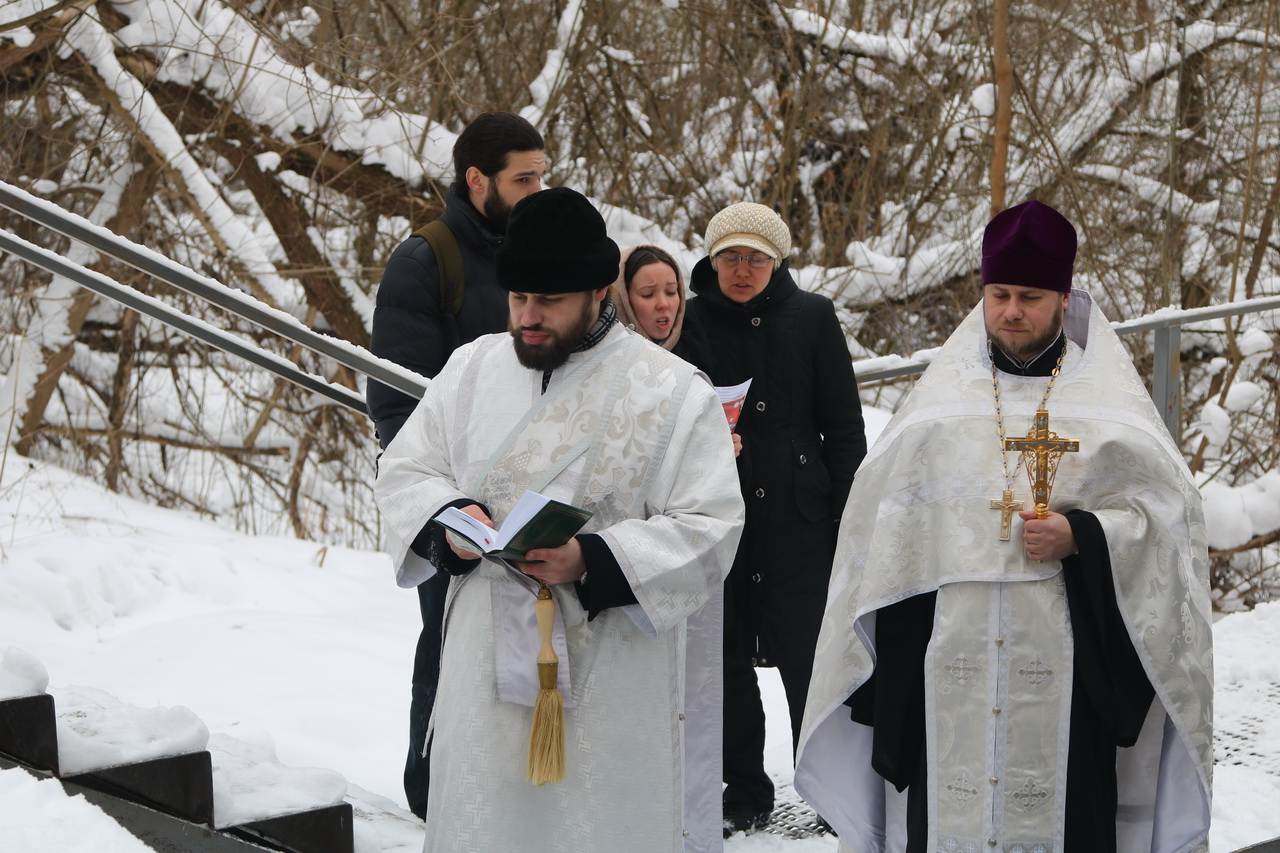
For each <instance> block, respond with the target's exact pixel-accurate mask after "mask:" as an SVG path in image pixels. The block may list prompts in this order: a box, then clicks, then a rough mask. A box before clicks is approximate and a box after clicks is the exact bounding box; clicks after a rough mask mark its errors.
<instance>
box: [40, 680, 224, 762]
mask: <svg viewBox="0 0 1280 853" xmlns="http://www.w3.org/2000/svg"><path fill="white" fill-rule="evenodd" d="M54 704H55V706H56V707H57V712H58V769H59V770H60V771H61V774H62V775H63V776H71V775H74V774H76V773H87V772H89V771H91V770H101V769H103V768H106V767H118V766H120V765H121V764H136V763H138V762H140V761H149V760H151V759H154V758H168V757H170V756H174V755H187V754H188V753H192V752H199V751H200V750H202V749H204V748H205V745H206V744H207V743H208V742H209V730H208V729H206V728H205V726H204V723H202V722H200V719H199V718H198V717H196V715H195V714H193V713H191V711H189V710H188V709H186V708H182V707H176V708H139V707H137V706H134V705H129V704H127V703H124V702H121V701H120V700H119V699H116V698H115V697H114V696H112V695H111V694H110V693H107V692H105V691H103V690H97V689H94V688H90V687H66V688H60V689H57V690H55V691H54Z"/></svg>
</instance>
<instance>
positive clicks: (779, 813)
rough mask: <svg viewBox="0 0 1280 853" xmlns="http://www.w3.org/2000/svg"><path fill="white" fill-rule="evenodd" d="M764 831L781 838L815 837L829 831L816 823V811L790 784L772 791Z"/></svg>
mask: <svg viewBox="0 0 1280 853" xmlns="http://www.w3.org/2000/svg"><path fill="white" fill-rule="evenodd" d="M764 831H765V832H768V833H769V834H771V835H780V836H782V837H783V838H817V837H818V836H822V835H827V834H828V833H829V830H827V829H826V828H825V827H823V826H821V825H819V824H818V814H817V812H815V811H814V810H813V809H812V808H810V807H809V804H808V803H806V802H805V801H804V800H802V799H800V795H799V794H797V793H796V789H795V788H793V787H791V786H790V785H782V786H779V788H778V790H777V791H776V792H775V793H774V806H773V814H772V815H771V816H770V817H769V825H768V826H766V827H765V828H764Z"/></svg>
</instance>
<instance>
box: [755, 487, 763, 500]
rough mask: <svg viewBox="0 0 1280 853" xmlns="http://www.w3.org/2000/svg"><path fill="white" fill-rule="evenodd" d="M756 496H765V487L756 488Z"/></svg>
mask: <svg viewBox="0 0 1280 853" xmlns="http://www.w3.org/2000/svg"><path fill="white" fill-rule="evenodd" d="M756 497H758V498H762V497H764V487H761V488H759V489H756Z"/></svg>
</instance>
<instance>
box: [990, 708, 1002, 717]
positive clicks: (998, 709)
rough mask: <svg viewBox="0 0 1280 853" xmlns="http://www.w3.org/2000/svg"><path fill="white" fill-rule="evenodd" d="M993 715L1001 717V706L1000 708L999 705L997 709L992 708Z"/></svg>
mask: <svg viewBox="0 0 1280 853" xmlns="http://www.w3.org/2000/svg"><path fill="white" fill-rule="evenodd" d="M991 713H992V714H994V715H996V716H999V715H1000V706H999V705H997V706H996V707H994V708H992V709H991Z"/></svg>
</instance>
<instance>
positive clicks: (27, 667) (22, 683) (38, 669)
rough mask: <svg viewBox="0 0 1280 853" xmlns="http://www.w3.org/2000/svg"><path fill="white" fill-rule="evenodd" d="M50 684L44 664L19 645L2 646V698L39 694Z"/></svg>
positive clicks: (0, 691) (0, 671)
mask: <svg viewBox="0 0 1280 853" xmlns="http://www.w3.org/2000/svg"><path fill="white" fill-rule="evenodd" d="M48 686H49V673H48V672H46V671H45V668H44V664H42V663H40V661H38V660H36V659H35V657H33V656H32V655H31V654H30V653H29V652H25V651H23V650H22V649H20V648H18V647H17V646H8V647H5V648H0V700H3V699H17V698H19V697H21V696H38V695H40V694H41V693H43V692H44V691H45V688H46V687H48Z"/></svg>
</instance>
